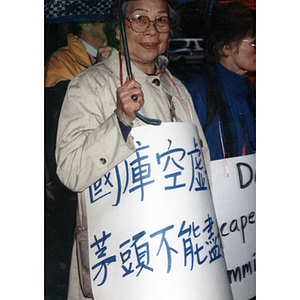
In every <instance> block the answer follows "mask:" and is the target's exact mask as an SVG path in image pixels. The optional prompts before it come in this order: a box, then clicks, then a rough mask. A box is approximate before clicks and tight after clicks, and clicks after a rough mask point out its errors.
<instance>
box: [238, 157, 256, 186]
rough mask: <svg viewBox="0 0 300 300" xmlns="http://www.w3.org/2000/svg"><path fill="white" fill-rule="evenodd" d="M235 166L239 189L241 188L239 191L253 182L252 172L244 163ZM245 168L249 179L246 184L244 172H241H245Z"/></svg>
mask: <svg viewBox="0 0 300 300" xmlns="http://www.w3.org/2000/svg"><path fill="white" fill-rule="evenodd" d="M236 165H237V169H238V172H239V179H240V187H241V189H245V188H246V187H248V186H249V185H250V184H251V182H252V180H253V170H252V168H251V166H250V165H248V164H246V163H237V164H236ZM243 167H244V168H243ZM245 168H247V169H248V170H249V172H250V178H249V180H248V181H247V182H246V183H244V180H245V179H244V175H245V171H243V169H244V170H245Z"/></svg>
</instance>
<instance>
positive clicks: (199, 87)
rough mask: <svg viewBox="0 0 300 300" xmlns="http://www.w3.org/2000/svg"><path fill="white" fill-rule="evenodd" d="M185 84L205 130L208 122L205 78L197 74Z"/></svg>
mask: <svg viewBox="0 0 300 300" xmlns="http://www.w3.org/2000/svg"><path fill="white" fill-rule="evenodd" d="M184 84H185V86H186V88H187V89H188V91H189V93H190V94H191V96H192V99H193V102H194V106H195V109H196V112H197V114H198V117H199V120H200V123H201V126H202V128H203V127H204V125H205V122H206V114H207V106H206V97H207V87H206V80H205V77H204V76H203V75H201V74H199V73H196V74H194V75H193V76H191V77H190V78H188V79H187V80H186V81H185V82H184Z"/></svg>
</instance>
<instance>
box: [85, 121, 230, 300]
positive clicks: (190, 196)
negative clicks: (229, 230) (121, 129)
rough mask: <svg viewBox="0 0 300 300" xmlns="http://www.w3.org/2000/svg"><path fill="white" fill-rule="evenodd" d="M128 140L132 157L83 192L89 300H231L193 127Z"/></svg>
mask: <svg viewBox="0 0 300 300" xmlns="http://www.w3.org/2000/svg"><path fill="white" fill-rule="evenodd" d="M132 135H133V137H134V142H135V143H136V152H135V153H134V154H133V155H132V156H131V157H129V158H128V159H127V160H126V161H125V162H123V163H121V164H120V165H119V166H117V167H116V168H114V169H113V170H112V171H111V172H109V173H108V174H106V175H105V176H104V177H103V178H101V179H100V180H99V181H98V182H96V183H95V184H94V185H92V186H91V187H90V188H89V189H87V190H86V193H85V195H86V203H87V214H88V228H89V244H90V268H91V280H92V287H93V293H94V299H96V300H98V299H100V300H102V299H110V300H118V299H124V300H125V299H126V300H127V299H130V300H137V299H139V300H140V299H143V300H153V299H155V300H160V299H163V300H171V299H172V300H174V299H175V300H176V299H178V300H179V299H180V300H191V299H197V300H198V299H199V300H202V299H203V300H208V299H213V300H217V299H222V300H224V299H232V294H231V290H230V285H229V282H228V277H227V272H226V265H225V260H224V255H223V252H222V248H221V246H220V236H219V232H218V227H217V222H216V217H215V212H214V208H213V204H212V200H211V193H210V190H209V187H208V182H207V176H206V171H205V166H204V163H203V156H202V153H201V151H200V146H199V139H198V133H197V129H196V127H195V126H194V125H192V124H184V123H163V124H162V125H161V126H158V127H155V126H143V127H138V128H134V129H133V130H132Z"/></svg>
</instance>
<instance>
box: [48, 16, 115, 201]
mask: <svg viewBox="0 0 300 300" xmlns="http://www.w3.org/2000/svg"><path fill="white" fill-rule="evenodd" d="M69 30H70V31H71V33H69V34H68V35H67V45H66V46H65V47H62V48H60V49H58V50H57V51H55V52H54V53H53V54H52V55H51V57H50V59H49V61H48V62H47V63H46V66H45V78H44V79H45V130H46V132H45V137H46V139H45V169H46V175H47V176H46V181H47V186H46V191H47V194H48V195H49V196H52V197H54V198H55V195H53V194H55V189H56V187H57V185H58V186H60V183H59V180H58V178H57V176H56V171H55V170H56V164H55V158H54V152H55V140H56V131H57V123H58V116H59V113H60V109H61V105H62V101H63V98H64V96H65V93H66V90H67V87H68V84H69V82H70V81H71V80H72V79H73V78H74V77H75V76H77V75H78V74H79V73H80V72H82V71H83V70H85V69H86V68H88V67H90V66H92V65H93V64H95V63H97V62H99V61H101V59H102V57H103V56H105V55H108V54H109V52H110V50H111V47H108V46H107V45H106V43H107V38H106V34H105V19H104V17H101V18H100V19H99V20H97V21H93V20H89V19H87V18H86V17H81V16H79V17H78V20H77V21H76V22H71V23H69Z"/></svg>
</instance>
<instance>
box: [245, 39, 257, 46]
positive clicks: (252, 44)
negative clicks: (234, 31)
mask: <svg viewBox="0 0 300 300" xmlns="http://www.w3.org/2000/svg"><path fill="white" fill-rule="evenodd" d="M242 42H247V43H248V44H249V45H250V46H251V47H256V41H255V42H254V43H251V42H250V41H249V40H242Z"/></svg>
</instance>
